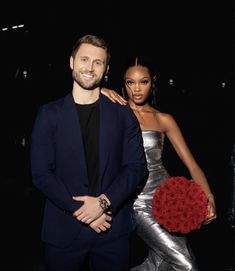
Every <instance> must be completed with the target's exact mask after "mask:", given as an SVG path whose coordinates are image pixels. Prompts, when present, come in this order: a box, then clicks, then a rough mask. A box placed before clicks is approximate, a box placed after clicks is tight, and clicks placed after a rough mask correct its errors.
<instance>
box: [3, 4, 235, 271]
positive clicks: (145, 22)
mask: <svg viewBox="0 0 235 271" xmlns="http://www.w3.org/2000/svg"><path fill="white" fill-rule="evenodd" d="M162 2H163V1H161V3H155V4H154V6H153V1H144V2H143V3H141V2H140V3H139V2H138V3H137V2H129V3H128V2H125V3H123V4H122V3H120V2H116V1H114V2H112V1H96V2H95V3H90V2H89V3H79V4H75V3H76V2H74V3H72V2H70V3H69V2H68V4H67V5H66V6H65V5H64V4H63V5H62V4H58V3H56V5H54V4H45V5H43V4H35V3H32V4H26V3H23V2H21V3H17V4H14V6H13V4H12V3H8V4H7V5H5V6H3V8H2V9H1V11H0V15H1V17H0V22H1V29H2V28H4V27H8V28H10V29H8V30H7V31H1V62H0V63H1V64H0V67H1V83H2V87H1V97H2V98H1V101H2V103H1V104H2V106H1V125H2V129H1V145H2V146H1V149H2V151H1V156H2V159H1V160H2V162H1V164H2V170H1V188H2V189H1V191H2V197H1V199H2V206H4V208H3V215H4V216H3V217H4V219H3V222H2V227H3V230H2V237H3V239H4V240H5V241H4V242H3V249H4V251H5V252H6V253H5V254H6V257H4V259H5V261H3V262H6V264H7V265H8V266H9V268H8V270H13V267H15V266H18V267H19V266H20V265H21V263H22V266H23V269H24V270H26V269H27V270H29V271H31V270H32V271H33V270H42V269H43V265H42V263H43V259H42V255H41V244H40V229H41V215H42V208H43V199H42V197H41V195H40V194H39V193H38V192H37V191H36V190H35V189H34V187H33V186H32V183H31V176H30V163H29V146H30V133H31V128H32V124H33V120H34V117H35V113H36V111H37V108H38V106H39V105H40V104H42V103H44V102H47V101H50V100H52V99H56V98H58V97H60V96H62V95H64V94H65V93H67V92H69V91H70V90H71V75H70V70H69V54H70V50H71V47H72V45H73V42H74V41H75V40H76V39H77V37H80V36H82V35H84V34H97V35H101V36H103V37H104V38H105V39H106V40H107V41H108V42H109V43H110V45H111V53H112V57H111V63H110V72H109V81H108V84H107V86H108V87H110V88H113V89H116V90H117V91H120V89H121V82H122V67H123V65H124V62H125V59H126V58H127V56H128V55H129V54H142V55H146V56H148V57H150V58H152V60H153V62H154V63H155V64H156V69H157V73H158V74H157V76H158V78H157V85H158V105H159V108H160V109H161V110H162V111H165V112H169V113H171V114H173V115H174V117H175V118H176V120H177V122H178V124H179V125H180V127H181V129H182V132H183V134H184V135H185V139H186V141H187V143H188V145H189V147H190V148H191V150H192V152H193V154H194V156H195V158H196V159H197V161H198V163H199V165H200V166H201V167H202V169H203V170H204V171H205V173H206V175H207V177H208V180H209V182H210V185H211V188H212V190H213V192H214V194H215V198H216V203H217V209H218V218H217V220H216V221H215V222H213V223H212V224H210V225H208V226H205V227H203V228H201V229H200V230H199V231H195V232H193V233H191V234H190V235H189V239H190V242H191V244H192V246H193V249H194V251H195V254H196V256H197V258H198V260H199V263H200V266H201V270H206V271H208V270H221V271H222V270H232V265H233V264H234V257H233V255H234V239H233V238H234V237H233V235H234V218H233V220H231V216H230V214H231V210H233V211H234V209H233V208H234V160H233V159H234V156H233V152H234V134H233V125H234V114H233V113H234V112H233V91H234V88H233V5H232V2H231V3H230V1H224V2H223V3H217V4H216V3H214V2H212V1H211V2H210V1H209V2H208V1H204V2H200V1H197V2H196V1H195V2H191V1H189V2H187V3H182V2H181V3H179V1H164V3H162ZM127 4H128V7H127V6H126V5H127ZM20 24H24V27H22V28H17V29H11V27H12V26H14V25H20ZM171 80H173V84H171V83H170V82H172V81H171ZM163 158H164V161H165V163H166V166H167V168H168V169H169V171H170V173H171V174H172V175H181V174H182V175H183V174H184V175H187V174H188V173H187V171H186V170H185V168H184V166H183V165H182V163H181V161H179V158H178V157H177V156H176V154H175V152H174V151H173V149H172V148H171V146H170V144H169V142H168V141H166V144H165V149H164V156H163ZM22 195H23V196H22ZM233 214H234V213H233ZM132 247H133V248H134V249H132V254H131V262H132V264H133V265H135V264H137V263H139V262H140V261H141V260H143V259H144V257H145V255H146V248H145V246H144V244H143V243H142V242H141V240H139V239H138V238H137V237H136V236H133V238H132ZM5 254H4V255H5ZM40 268H41V269H40ZM5 270H6V269H5Z"/></svg>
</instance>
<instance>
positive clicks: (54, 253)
mask: <svg viewBox="0 0 235 271" xmlns="http://www.w3.org/2000/svg"><path fill="white" fill-rule="evenodd" d="M102 234H106V233H101V234H98V233H96V232H95V231H93V230H92V229H91V228H89V227H88V226H87V227H86V226H85V227H83V229H82V230H81V232H80V233H79V235H78V236H77V238H75V240H74V241H73V242H72V244H71V245H70V246H69V247H66V248H61V247H56V246H53V245H51V244H48V243H45V244H44V248H45V263H46V271H85V267H84V264H85V262H86V261H88V264H89V270H91V271H128V270H129V269H130V268H129V258H130V257H129V235H128V234H126V235H123V236H121V237H118V238H115V239H110V240H107V239H105V240H104V238H102V236H100V235H102Z"/></svg>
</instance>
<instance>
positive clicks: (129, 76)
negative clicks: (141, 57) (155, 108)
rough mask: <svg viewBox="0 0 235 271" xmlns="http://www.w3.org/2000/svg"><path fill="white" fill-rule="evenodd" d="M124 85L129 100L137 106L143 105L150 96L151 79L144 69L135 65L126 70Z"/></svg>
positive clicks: (147, 71)
mask: <svg viewBox="0 0 235 271" xmlns="http://www.w3.org/2000/svg"><path fill="white" fill-rule="evenodd" d="M124 83H125V89H126V92H127V95H128V97H129V99H130V100H131V101H132V102H133V103H135V104H137V105H141V104H143V103H144V102H145V101H146V100H147V98H148V96H149V95H150V92H151V86H152V78H151V76H150V73H149V70H148V69H147V68H146V67H143V66H139V65H137V66H133V67H130V68H128V69H127V71H126V73H125V76H124Z"/></svg>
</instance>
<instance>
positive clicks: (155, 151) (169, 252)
mask: <svg viewBox="0 0 235 271" xmlns="http://www.w3.org/2000/svg"><path fill="white" fill-rule="evenodd" d="M142 135H143V141H144V148H145V155H146V159H147V163H148V170H149V176H148V180H147V182H146V184H145V186H144V188H143V189H142V192H141V193H140V194H139V195H138V197H137V199H136V200H135V203H134V209H135V213H136V219H137V234H138V235H139V236H140V237H141V238H142V239H143V240H144V241H145V243H146V244H147V245H148V247H149V253H148V257H147V259H146V260H145V261H144V262H143V263H142V264H140V265H138V266H136V267H134V268H132V269H131V270H132V271H150V270H151V271H156V270H161V271H167V270H177V271H186V270H187V271H188V270H190V271H192V270H193V271H196V270H198V268H197V267H196V263H195V259H194V256H193V254H192V252H191V250H190V248H189V246H188V244H187V241H186V236H183V235H175V234H170V233H169V232H167V231H166V230H164V229H163V228H162V227H161V226H160V225H159V224H158V223H157V222H156V220H155V219H154V217H153V215H152V210H151V208H152V205H151V202H152V198H153V195H154V192H155V190H156V188H157V187H158V186H159V185H160V184H161V183H162V182H164V181H165V180H166V179H167V178H169V174H168V172H167V171H166V169H165V168H164V166H163V165H162V160H161V155H162V150H163V145H164V133H162V132H160V131H152V130H144V131H142Z"/></svg>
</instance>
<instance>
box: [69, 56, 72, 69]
mask: <svg viewBox="0 0 235 271" xmlns="http://www.w3.org/2000/svg"><path fill="white" fill-rule="evenodd" d="M69 62H70V68H71V69H72V70H73V57H72V56H70V59H69Z"/></svg>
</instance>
